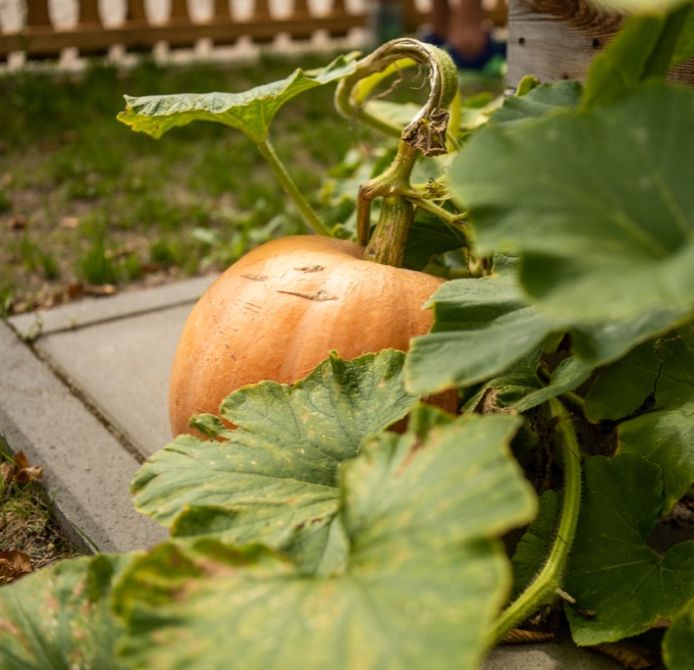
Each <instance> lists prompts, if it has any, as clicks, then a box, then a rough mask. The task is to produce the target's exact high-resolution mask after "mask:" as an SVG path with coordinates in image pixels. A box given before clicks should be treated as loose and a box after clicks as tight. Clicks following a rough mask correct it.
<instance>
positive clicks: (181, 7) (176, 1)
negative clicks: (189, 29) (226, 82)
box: [169, 0, 190, 23]
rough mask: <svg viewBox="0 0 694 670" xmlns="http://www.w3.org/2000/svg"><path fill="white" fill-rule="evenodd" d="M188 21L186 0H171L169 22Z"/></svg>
mask: <svg viewBox="0 0 694 670" xmlns="http://www.w3.org/2000/svg"><path fill="white" fill-rule="evenodd" d="M177 21H178V22H180V23H190V14H189V12H188V0H171V13H170V14H169V22H177Z"/></svg>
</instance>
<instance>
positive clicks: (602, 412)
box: [585, 342, 660, 423]
mask: <svg viewBox="0 0 694 670" xmlns="http://www.w3.org/2000/svg"><path fill="white" fill-rule="evenodd" d="M659 369H660V359H659V358H658V355H657V354H656V350H655V347H654V344H653V342H647V343H645V344H642V345H641V346H639V347H637V348H636V349H634V350H632V351H631V352H629V354H627V355H626V356H625V357H624V358H621V359H620V360H618V361H617V362H616V363H613V364H612V365H610V366H609V367H607V368H605V369H604V370H602V371H601V372H600V374H599V375H598V376H597V378H596V379H595V381H594V382H593V383H592V384H591V386H590V389H589V391H588V393H587V395H586V405H585V415H586V418H587V419H588V420H589V421H592V422H593V423H597V422H598V421H605V420H611V421H616V420H617V419H622V418H623V417H625V416H629V415H630V414H633V413H634V412H635V411H636V410H637V409H638V408H639V407H641V405H643V403H644V402H645V400H646V398H647V397H648V396H649V395H650V394H651V393H653V391H654V390H655V381H656V378H657V376H658V371H659Z"/></svg>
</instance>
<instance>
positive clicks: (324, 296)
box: [277, 289, 338, 302]
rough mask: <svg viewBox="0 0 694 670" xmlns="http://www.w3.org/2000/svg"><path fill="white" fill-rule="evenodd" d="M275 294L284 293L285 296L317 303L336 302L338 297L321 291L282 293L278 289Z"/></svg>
mask: <svg viewBox="0 0 694 670" xmlns="http://www.w3.org/2000/svg"><path fill="white" fill-rule="evenodd" d="M277 293H285V294H286V295H295V296H297V298H304V299H306V300H316V301H318V302H322V301H325V300H337V299H338V297H337V296H335V295H332V294H331V293H328V292H327V291H324V290H323V289H321V290H320V291H315V292H313V293H303V292H301V291H282V290H280V289H278V290H277Z"/></svg>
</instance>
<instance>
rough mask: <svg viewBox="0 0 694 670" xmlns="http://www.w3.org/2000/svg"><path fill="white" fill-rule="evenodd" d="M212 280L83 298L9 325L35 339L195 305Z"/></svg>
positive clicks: (13, 320)
mask: <svg viewBox="0 0 694 670" xmlns="http://www.w3.org/2000/svg"><path fill="white" fill-rule="evenodd" d="M216 277H217V275H205V276H203V277H195V278H194V279H187V280H184V281H180V282H175V283H173V284H165V285H163V286H156V287H154V288H149V289H145V290H144V291H124V292H123V293H119V294H117V295H114V296H112V297H109V298H84V299H83V300H78V301H76V302H71V303H68V304H66V305H61V306H60V307H56V308H54V309H49V310H39V311H37V312H27V313H26V314H20V315H19V316H13V317H12V318H11V319H10V323H11V324H12V326H13V328H15V329H16V330H17V332H18V333H19V334H20V335H21V336H22V337H28V338H30V339H36V338H37V337H40V336H42V335H50V334H52V333H58V332H63V331H69V330H76V329H78V328H83V327H84V326H90V325H94V324H96V323H105V322H108V321H114V320H116V319H121V318H123V317H126V316H137V315H139V314H145V313H148V312H153V311H157V310H161V309H167V308H169V307H177V306H179V305H186V304H189V303H191V302H195V301H196V300H197V299H198V298H199V297H200V296H201V295H202V294H203V293H204V291H205V289H206V288H207V287H208V286H209V285H210V284H211V283H212V281H213V280H214V279H215V278H216Z"/></svg>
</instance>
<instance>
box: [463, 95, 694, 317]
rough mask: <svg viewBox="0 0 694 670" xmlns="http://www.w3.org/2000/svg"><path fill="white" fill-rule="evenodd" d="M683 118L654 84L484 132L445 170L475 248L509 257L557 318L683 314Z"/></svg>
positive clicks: (689, 225)
mask: <svg viewBox="0 0 694 670" xmlns="http://www.w3.org/2000/svg"><path fill="white" fill-rule="evenodd" d="M692 123H694V92H691V91H688V90H684V89H677V88H671V87H666V86H664V85H663V84H659V83H658V84H651V85H646V86H643V87H641V88H639V89H638V91H637V92H635V93H634V94H632V95H630V96H629V97H627V98H626V99H624V100H623V101H620V102H619V103H616V104H614V105H612V106H609V107H600V108H597V109H595V110H591V111H589V112H584V113H581V114H578V113H571V112H566V113H562V114H552V115H549V116H547V117H545V118H542V119H540V120H537V121H536V122H534V123H522V124H513V125H511V126H507V127H488V128H485V129H484V130H483V131H481V132H480V133H479V134H478V135H477V136H476V137H475V138H474V139H473V140H472V141H471V142H470V144H469V146H468V147H467V148H466V150H465V151H463V152H461V154H460V156H459V158H458V160H457V161H456V162H455V164H454V166H453V168H452V187H453V189H454V191H455V193H456V194H457V196H458V197H459V198H460V200H461V202H463V203H464V204H465V205H466V206H467V207H468V208H469V209H470V212H471V216H472V218H473V220H474V222H475V224H476V228H475V229H476V233H477V243H478V249H479V251H480V252H481V253H484V254H489V253H492V252H494V251H504V252H512V253H518V254H520V255H521V271H520V279H521V282H522V284H523V287H524V289H525V290H526V291H527V293H528V294H529V296H530V297H531V298H532V299H533V300H536V301H538V302H539V303H540V304H541V305H542V307H543V308H544V309H545V310H546V311H548V312H551V313H552V314H553V315H555V316H556V317H558V318H560V319H563V320H568V321H574V322H579V323H584V322H590V321H599V320H601V319H611V320H619V319H622V320H625V321H626V320H630V319H637V318H643V317H644V316H646V315H648V314H649V313H650V312H651V311H653V310H655V309H657V308H659V307H660V306H661V305H667V306H669V307H670V308H671V309H674V310H675V312H676V315H677V316H674V315H673V321H675V322H676V318H688V317H689V316H690V315H691V314H692V312H694V284H692V283H691V282H690V281H688V280H687V277H688V276H689V272H690V268H691V266H692V264H694V244H693V243H692V231H693V230H694V219H693V218H692V212H694V202H692V197H693V196H694V191H692V189H691V188H690V187H689V179H688V176H687V175H688V173H687V167H686V165H687V161H688V160H689V159H688V157H689V156H690V155H692V153H693V152H694V140H693V139H692V135H691V133H689V132H688V128H690V127H691V125H692ZM494 154H498V155H502V156H503V157H504V159H503V161H490V160H487V157H488V156H490V155H494ZM509 174H513V179H509V178H508V177H507V176H508V175H509ZM597 295H599V296H600V299H599V300H596V299H595V296H597ZM672 325H674V324H672Z"/></svg>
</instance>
